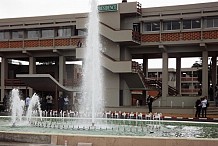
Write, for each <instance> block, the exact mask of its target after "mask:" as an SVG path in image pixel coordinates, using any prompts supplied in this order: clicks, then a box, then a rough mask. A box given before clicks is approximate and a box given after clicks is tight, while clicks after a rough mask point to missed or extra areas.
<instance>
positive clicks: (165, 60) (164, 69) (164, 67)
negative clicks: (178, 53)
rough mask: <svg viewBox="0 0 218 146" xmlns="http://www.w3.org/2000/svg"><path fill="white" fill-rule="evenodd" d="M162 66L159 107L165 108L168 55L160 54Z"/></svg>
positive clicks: (165, 53)
mask: <svg viewBox="0 0 218 146" xmlns="http://www.w3.org/2000/svg"><path fill="white" fill-rule="evenodd" d="M162 59H163V65H162V98H161V105H162V106H166V102H167V101H166V100H167V96H168V53H167V52H163V53H162Z"/></svg>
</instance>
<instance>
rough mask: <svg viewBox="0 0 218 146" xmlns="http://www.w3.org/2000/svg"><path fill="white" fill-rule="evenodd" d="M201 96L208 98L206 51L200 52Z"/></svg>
mask: <svg viewBox="0 0 218 146" xmlns="http://www.w3.org/2000/svg"><path fill="white" fill-rule="evenodd" d="M202 95H203V96H208V51H203V52H202Z"/></svg>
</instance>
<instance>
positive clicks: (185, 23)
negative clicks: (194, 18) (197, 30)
mask: <svg viewBox="0 0 218 146" xmlns="http://www.w3.org/2000/svg"><path fill="white" fill-rule="evenodd" d="M183 29H191V20H183Z"/></svg>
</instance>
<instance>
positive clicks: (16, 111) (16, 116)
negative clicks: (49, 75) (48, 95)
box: [10, 89, 42, 126]
mask: <svg viewBox="0 0 218 146" xmlns="http://www.w3.org/2000/svg"><path fill="white" fill-rule="evenodd" d="M10 100H11V107H10V108H11V123H12V126H17V125H20V124H24V123H25V124H26V123H27V122H28V121H31V118H32V116H34V115H35V116H39V117H40V118H42V111H41V107H40V102H39V96H38V95H37V94H36V93H34V94H33V96H32V98H30V102H29V106H28V108H27V109H25V101H24V100H22V99H20V94H19V90H18V89H13V90H12V91H11V96H10ZM25 112H26V113H25ZM24 118H25V119H24ZM23 120H25V121H23ZM23 122H24V123H23Z"/></svg>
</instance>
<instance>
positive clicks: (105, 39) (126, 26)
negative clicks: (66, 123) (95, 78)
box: [0, 2, 218, 106]
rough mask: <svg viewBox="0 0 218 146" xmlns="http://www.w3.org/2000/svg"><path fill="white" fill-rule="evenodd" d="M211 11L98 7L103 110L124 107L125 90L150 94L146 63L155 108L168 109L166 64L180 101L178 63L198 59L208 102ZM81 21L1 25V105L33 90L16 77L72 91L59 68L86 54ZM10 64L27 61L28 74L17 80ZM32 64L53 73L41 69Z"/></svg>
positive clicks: (214, 38) (214, 39)
mask: <svg viewBox="0 0 218 146" xmlns="http://www.w3.org/2000/svg"><path fill="white" fill-rule="evenodd" d="M217 7H218V3H217V2H212V3H202V4H193V5H182V6H168V7H158V8H142V6H141V4H140V3H138V2H124V3H118V4H112V5H104V6H99V10H100V11H99V17H100V22H99V24H100V28H99V29H100V35H101V42H102V46H104V48H106V49H105V51H104V52H103V54H102V60H103V63H102V66H103V67H104V77H105V82H104V87H105V99H106V106H123V105H124V106H125V105H131V90H144V91H146V90H147V89H148V88H149V86H147V83H148V80H147V79H146V78H148V66H147V64H148V59H152V58H162V59H163V64H162V81H161V84H159V86H160V89H161V102H160V103H161V105H168V97H169V96H170V95H171V94H173V89H172V88H171V87H169V86H168V77H169V76H168V74H169V73H168V58H176V64H177V66H176V71H175V72H176V77H175V80H176V86H175V87H176V89H177V91H176V92H178V94H177V95H180V94H181V90H180V89H181V86H182V84H181V72H182V70H181V58H185V57H202V95H208V57H212V70H213V71H212V72H213V75H212V84H213V85H215V84H216V83H217V77H216V72H217V71H216V70H217V68H216V58H217V50H218V47H217V43H218V11H217ZM106 8H113V10H109V9H106ZM87 20H88V13H80V14H67V15H54V16H41V17H26V18H10V19H1V20H0V55H1V58H2V59H1V101H2V99H3V97H4V95H5V92H6V90H11V89H12V88H14V87H19V88H20V89H24V90H27V92H28V93H27V94H29V95H32V93H33V92H34V90H38V89H34V88H31V86H30V85H28V86H27V85H25V83H22V80H19V79H18V78H17V76H16V74H18V73H19V74H30V75H32V74H50V75H51V76H52V77H54V79H56V80H57V81H58V83H59V84H60V85H64V86H66V87H68V88H71V89H73V88H75V86H71V85H70V86H67V84H66V82H67V81H69V80H70V79H72V77H70V75H69V74H67V70H68V67H67V65H66V62H68V61H78V60H82V59H83V57H84V56H83V54H84V53H83V52H84V51H85V49H88V48H86V45H85V42H86V41H85V39H86V36H87V30H86V28H87V27H86V25H87V22H88V21H87ZM132 59H143V70H139V68H135V67H136V66H135V64H134V63H133V62H132ZM12 60H18V61H27V62H28V66H26V69H25V71H24V72H21V71H19V69H20V66H18V65H16V66H15V68H16V69H12V68H11V66H14V65H12V63H11V62H12ZM39 64H44V65H47V66H49V68H52V67H53V69H52V70H49V71H47V70H46V69H40V66H39ZM19 65H22V64H19ZM46 68H47V67H46ZM15 73H16V74H15ZM145 79H146V80H145ZM15 81H16V83H17V84H16V86H15V84H14V83H15ZM72 82H74V81H72ZM12 83H13V84H12ZM42 84H43V83H42ZM145 93H146V92H143V95H144V96H145V95H146V94H145ZM55 94H56V93H55ZM56 100H57V98H56Z"/></svg>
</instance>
